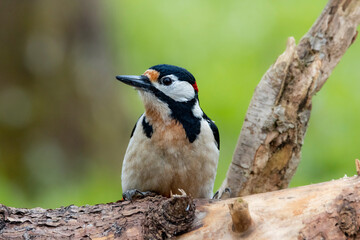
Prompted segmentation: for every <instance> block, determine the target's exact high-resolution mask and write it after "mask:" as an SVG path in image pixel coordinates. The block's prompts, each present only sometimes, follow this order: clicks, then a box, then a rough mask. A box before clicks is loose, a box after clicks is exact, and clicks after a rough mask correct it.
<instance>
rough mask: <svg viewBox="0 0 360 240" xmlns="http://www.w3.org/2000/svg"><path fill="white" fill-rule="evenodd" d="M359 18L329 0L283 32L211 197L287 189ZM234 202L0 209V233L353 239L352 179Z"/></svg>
mask: <svg viewBox="0 0 360 240" xmlns="http://www.w3.org/2000/svg"><path fill="white" fill-rule="evenodd" d="M359 23H360V0H330V1H329V3H328V5H327V6H326V7H325V9H324V11H323V12H322V14H321V16H320V17H319V19H318V20H317V21H316V23H315V24H314V25H313V26H312V28H311V29H310V31H309V32H308V33H307V34H306V35H305V36H304V37H303V38H302V39H301V41H300V43H299V44H298V45H297V46H296V45H295V40H294V39H293V38H289V40H288V44H287V48H286V51H285V52H284V53H283V54H282V55H281V56H279V58H278V59H277V61H276V62H275V63H274V65H273V66H271V67H270V69H269V70H268V71H267V72H266V74H265V75H264V76H263V78H262V80H261V82H260V83H259V85H258V86H257V88H256V90H255V93H254V96H253V98H252V100H251V103H250V106H249V109H248V112H247V114H246V118H245V122H244V124H243V128H242V131H241V133H240V137H239V141H238V145H237V148H236V150H235V154H234V157H233V161H232V163H231V166H230V168H229V170H228V173H227V177H226V179H225V181H224V182H223V185H222V187H221V189H220V195H221V193H222V192H224V190H225V189H226V187H229V188H230V189H231V195H232V196H244V195H248V194H252V193H260V192H266V191H273V190H278V189H282V188H285V187H287V186H288V183H289V181H290V179H291V177H292V176H293V174H294V173H295V170H296V168H297V166H298V164H299V161H300V153H301V147H302V144H303V140H304V136H305V132H306V129H307V125H308V121H309V117H310V111H311V100H312V96H313V95H314V94H315V93H316V92H318V91H319V90H320V89H321V87H322V86H323V84H324V83H325V82H326V80H327V78H328V77H329V75H330V74H331V71H332V70H333V68H334V67H335V66H336V64H337V63H338V62H339V60H340V58H341V57H342V55H343V54H344V53H345V51H346V50H347V48H348V47H349V46H350V45H351V44H352V43H353V42H354V40H355V38H356V35H357V32H356V27H357V26H358V24H359ZM356 164H357V166H358V168H357V169H358V174H359V171H360V170H359V166H360V164H359V161H356ZM243 199H244V200H245V201H246V202H247V203H248V206H247V207H246V204H243V203H241V202H239V201H238V199H234V198H232V199H228V200H205V199H202V200H199V199H194V200H193V199H191V197H188V196H176V197H173V198H170V199H167V198H164V197H161V196H157V197H151V198H146V199H141V200H136V201H134V202H129V201H121V202H116V203H108V204H99V205H95V206H82V207H76V206H68V207H62V208H58V209H53V210H52V209H41V208H34V209H22V208H11V207H6V206H4V205H0V239H49V238H50V239H54V238H55V239H64V238H65V239H69V238H70V239H114V238H116V239H165V238H170V237H177V238H179V239H238V238H241V239H359V238H360V230H359V226H360V217H359V216H360V178H359V177H358V176H357V177H352V178H344V179H340V180H337V181H331V182H326V183H321V184H316V185H310V186H305V187H299V188H294V189H287V190H281V191H275V192H268V193H262V194H257V195H250V196H245V197H243ZM233 203H235V204H236V205H231V204H233ZM229 204H230V210H231V211H229V208H228V206H229ZM237 204H240V205H237Z"/></svg>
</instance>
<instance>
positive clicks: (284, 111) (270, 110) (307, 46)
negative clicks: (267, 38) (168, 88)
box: [220, 0, 360, 197]
mask: <svg viewBox="0 0 360 240" xmlns="http://www.w3.org/2000/svg"><path fill="white" fill-rule="evenodd" d="M359 23H360V1H358V0H330V1H329V3H328V4H327V6H326V7H325V9H324V10H323V12H322V14H321V15H320V17H319V18H318V19H317V21H316V22H315V24H314V25H313V26H312V27H311V29H310V30H309V32H308V33H307V34H306V35H305V36H304V37H303V38H302V39H301V40H300V43H299V44H298V45H297V46H296V45H295V40H294V39H293V38H289V40H288V43H287V48H286V50H285V52H284V53H283V54H282V55H280V56H279V58H278V59H277V60H276V62H275V64H274V65H272V66H271V67H270V69H269V70H268V71H267V72H266V73H265V75H264V76H263V78H262V79H261V81H260V83H259V85H258V86H257V88H256V90H255V93H254V95H253V98H252V100H251V102H250V105H249V108H248V111H247V113H246V117H245V121H244V123H243V127H242V129H241V133H240V136H239V140H238V143H237V147H236V149H235V153H234V156H233V160H232V163H231V165H230V167H229V169H228V172H227V176H226V179H225V180H224V182H223V184H222V186H221V188H220V193H222V192H223V191H224V189H225V188H226V187H228V188H230V189H231V190H232V192H231V196H232V197H235V196H244V195H249V194H254V193H260V192H267V191H274V190H278V189H283V188H286V187H287V186H288V184H289V182H290V180H291V178H292V176H293V175H294V173H295V171H296V168H297V166H298V164H299V162H300V155H301V147H302V144H303V141H304V137H305V133H306V129H307V126H308V122H309V118H310V112H311V104H312V97H313V96H314V94H315V93H317V92H318V91H319V90H320V89H321V87H322V86H323V85H324V83H325V82H326V80H327V79H328V77H329V76H330V74H331V71H332V70H333V69H334V67H335V66H336V64H337V63H338V62H339V60H340V58H341V57H342V56H343V54H344V53H345V51H346V50H347V49H348V47H349V46H350V45H351V44H352V43H353V42H354V40H355V38H356V35H357V31H356V28H357V26H358V25H359ZM220 195H221V194H220Z"/></svg>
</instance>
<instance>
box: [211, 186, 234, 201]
mask: <svg viewBox="0 0 360 240" xmlns="http://www.w3.org/2000/svg"><path fill="white" fill-rule="evenodd" d="M230 196H231V189H230V188H228V187H227V188H225V189H224V191H223V192H221V193H220V192H219V190H217V191H216V193H215V194H214V196H213V197H212V199H228V198H230Z"/></svg>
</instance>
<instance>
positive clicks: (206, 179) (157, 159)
mask: <svg viewBox="0 0 360 240" xmlns="http://www.w3.org/2000/svg"><path fill="white" fill-rule="evenodd" d="M116 78H117V79H118V80H120V81H121V82H123V83H125V84H128V85H130V86H133V87H135V89H137V90H138V92H139V94H140V97H141V99H142V101H143V103H144V106H145V113H144V114H142V115H141V116H140V118H139V119H138V121H137V123H136V124H135V127H134V129H133V131H132V133H131V138H130V142H129V145H128V148H127V150H126V153H125V157H124V161H123V166H122V177H121V181H122V190H123V193H124V194H123V196H124V198H125V199H126V198H131V195H133V194H134V193H135V192H145V191H146V192H154V193H157V194H161V195H163V196H166V197H169V196H170V195H171V193H174V194H179V193H180V192H179V189H183V190H184V191H185V192H186V193H187V194H189V195H191V196H192V197H194V198H211V196H212V193H213V186H214V180H215V175H216V168H217V164H218V159H219V147H220V145H219V144H220V143H219V132H218V129H217V127H216V125H215V123H214V122H213V121H212V120H211V119H210V118H209V117H207V116H206V114H205V113H204V112H203V111H202V109H201V108H200V105H199V99H198V87H197V85H196V81H195V78H194V76H193V75H192V74H191V73H190V72H188V71H187V70H186V69H184V68H181V67H177V66H172V65H167V64H161V65H156V66H153V67H151V68H149V69H148V70H146V71H145V73H144V74H142V75H140V76H128V75H120V76H116Z"/></svg>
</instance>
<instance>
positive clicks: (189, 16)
mask: <svg viewBox="0 0 360 240" xmlns="http://www.w3.org/2000/svg"><path fill="white" fill-rule="evenodd" d="M326 2H327V1H325V0H318V1H312V0H303V1H296V0H276V1H274V0H271V1H264V0H262V1H260V0H240V1H239V0H231V1H208V0H199V1H193V0H181V1H171V0H170V1H169V0H159V1H134V0H132V1H125V0H124V1H116V0H108V1H95V0H81V1H71V0H66V1H55V0H32V1H21V0H2V1H1V3H0V27H1V31H0V47H1V48H0V203H2V204H5V205H8V206H14V207H38V206H40V207H46V208H48V207H50V208H55V207H59V206H65V205H69V204H76V205H84V204H95V203H104V202H110V201H116V200H118V199H120V198H121V182H120V172H121V162H122V158H123V155H124V152H125V149H126V146H127V142H128V140H129V136H130V132H131V130H132V127H133V125H134V123H135V122H136V120H137V118H138V117H139V115H140V114H141V113H142V112H143V106H142V103H141V101H140V99H139V97H138V95H137V93H136V92H135V91H134V90H132V89H131V88H130V87H128V86H125V85H122V84H120V83H119V82H117V81H116V80H115V78H114V76H115V75H118V74H141V73H143V72H144V71H145V70H146V69H147V68H148V67H150V66H152V65H155V64H159V63H168V64H174V65H179V66H182V67H185V68H187V69H188V70H189V71H190V72H192V73H193V74H194V76H195V77H196V79H197V82H198V86H199V89H200V94H199V96H200V100H201V105H202V108H203V109H204V111H205V112H206V113H207V114H208V115H209V116H210V117H211V118H212V119H214V120H215V121H216V124H217V125H218V127H219V129H220V135H221V154H220V163H219V168H218V174H217V179H216V183H215V189H217V188H218V187H219V186H220V184H221V182H222V180H223V179H224V177H225V174H226V171H227V168H228V165H229V163H230V161H231V156H232V153H233V150H234V148H235V145H236V142H237V138H238V135H239V132H240V129H241V125H242V122H243V119H244V116H245V113H246V109H247V106H248V104H249V102H250V99H251V97H252V94H253V91H254V89H255V87H256V85H257V84H258V82H259V80H260V79H261V77H262V75H263V74H264V73H265V71H266V70H267V69H268V68H269V66H270V65H271V64H272V63H273V62H274V61H275V59H276V58H277V56H278V55H279V54H281V53H282V52H283V50H284V49H285V45H286V40H287V38H288V37H289V36H294V37H295V39H296V40H297V41H298V40H299V39H300V38H301V37H302V36H303V35H304V34H305V33H306V32H307V31H308V29H309V28H310V27H311V25H312V24H313V22H314V21H315V20H316V18H317V17H318V16H319V14H320V12H321V11H322V9H323V7H324V6H325V4H326ZM358 41H359V40H358ZM359 54H360V43H359V42H355V44H353V45H352V46H351V47H350V49H349V51H348V52H347V53H346V55H345V56H344V57H343V59H342V60H341V62H340V64H339V65H338V67H337V68H336V69H335V71H334V72H333V74H332V75H331V77H330V79H329V80H328V82H327V83H326V84H325V86H324V87H323V89H322V90H321V91H320V93H318V94H317V95H316V96H315V97H314V99H313V111H312V116H311V120H310V126H309V129H308V132H307V136H306V139H305V144H304V147H303V152H302V153H303V154H302V161H301V163H300V165H299V168H298V171H297V173H296V175H295V177H294V179H293V181H292V183H291V186H292V187H294V186H299V185H305V184H310V183H316V182H321V181H327V180H331V179H336V178H340V177H343V176H344V175H345V174H347V175H354V174H355V165H354V159H355V158H359V157H360V153H359V152H360V127H359V125H360V111H359V110H360V109H359V108H360V107H359V103H360V94H359V92H360V81H359V80H360V67H359V66H360V61H359Z"/></svg>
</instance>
